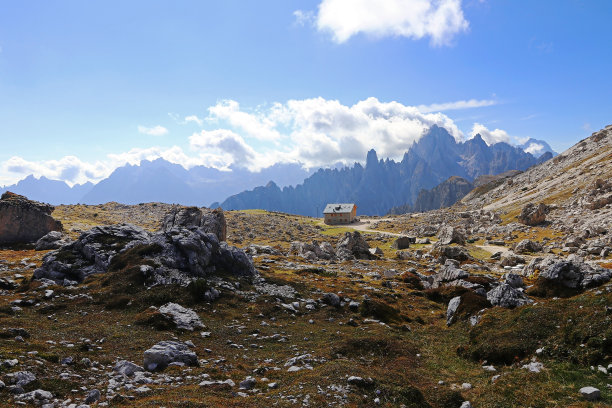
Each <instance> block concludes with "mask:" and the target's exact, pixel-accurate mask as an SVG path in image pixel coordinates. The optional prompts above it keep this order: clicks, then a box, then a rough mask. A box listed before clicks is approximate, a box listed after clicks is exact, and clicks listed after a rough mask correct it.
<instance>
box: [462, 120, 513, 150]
mask: <svg viewBox="0 0 612 408" xmlns="http://www.w3.org/2000/svg"><path fill="white" fill-rule="evenodd" d="M478 134H479V135H480V136H481V137H482V139H483V140H484V141H485V143H486V144H488V145H489V146H491V145H492V144H495V143H500V142H505V143H510V136H508V133H507V132H506V131H505V130H501V129H495V130H489V129H487V127H486V126H485V125H483V124H481V123H474V126H473V127H472V132H471V137H474V136H476V135H478Z"/></svg>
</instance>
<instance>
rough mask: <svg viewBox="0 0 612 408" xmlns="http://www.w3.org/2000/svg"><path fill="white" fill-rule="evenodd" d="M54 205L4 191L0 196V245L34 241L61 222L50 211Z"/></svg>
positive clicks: (56, 227) (53, 229)
mask: <svg viewBox="0 0 612 408" xmlns="http://www.w3.org/2000/svg"><path fill="white" fill-rule="evenodd" d="M53 209H54V207H53V206H52V205H49V204H43V203H39V202H36V201H31V200H28V199H27V198H26V197H24V196H20V195H17V194H13V193H11V192H8V191H7V192H6V193H4V194H2V197H1V198H0V245H2V244H19V243H31V242H36V241H37V240H38V239H40V238H41V237H43V236H44V235H46V234H48V233H49V232H51V231H62V223H61V222H59V221H56V220H55V219H54V218H53V217H52V216H51V213H52V212H53Z"/></svg>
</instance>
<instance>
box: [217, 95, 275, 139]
mask: <svg viewBox="0 0 612 408" xmlns="http://www.w3.org/2000/svg"><path fill="white" fill-rule="evenodd" d="M208 113H209V115H210V116H209V119H210V120H225V121H227V122H228V123H229V124H230V125H231V126H233V127H236V128H239V129H241V130H242V131H244V132H245V133H246V134H247V135H248V136H250V137H254V138H256V139H259V140H267V141H275V140H279V139H280V138H281V135H280V133H279V132H278V131H277V130H276V129H274V127H275V123H274V121H272V120H271V119H270V118H268V117H267V116H264V115H258V114H256V113H255V114H252V113H249V112H244V111H242V110H241V109H240V104H239V103H238V102H236V101H233V100H225V101H221V102H219V103H217V104H216V105H215V106H211V107H210V108H208Z"/></svg>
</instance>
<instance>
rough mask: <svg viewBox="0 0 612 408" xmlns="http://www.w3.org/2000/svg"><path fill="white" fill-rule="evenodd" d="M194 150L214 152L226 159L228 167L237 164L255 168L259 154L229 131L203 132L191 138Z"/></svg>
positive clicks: (238, 136) (190, 142)
mask: <svg viewBox="0 0 612 408" xmlns="http://www.w3.org/2000/svg"><path fill="white" fill-rule="evenodd" d="M189 144H190V145H191V147H192V148H193V149H194V150H202V151H207V152H209V153H210V152H211V150H212V152H213V153H215V154H216V155H217V157H219V158H222V159H225V162H226V163H225V164H226V166H229V165H231V164H237V165H238V166H240V167H253V165H254V164H255V162H256V161H257V158H258V157H259V154H258V153H257V152H256V151H255V150H254V149H253V148H252V147H251V146H249V145H248V144H247V143H246V142H245V141H244V139H243V138H242V137H241V136H240V135H238V134H236V133H234V132H232V131H231V130H227V129H217V130H212V131H207V130H203V131H201V132H200V133H194V134H193V135H191V136H190V137H189Z"/></svg>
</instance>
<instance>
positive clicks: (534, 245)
mask: <svg viewBox="0 0 612 408" xmlns="http://www.w3.org/2000/svg"><path fill="white" fill-rule="evenodd" d="M541 250H542V245H541V244H539V243H538V242H535V241H532V240H530V239H524V240H522V241H521V242H519V243H518V244H516V246H515V247H514V252H516V253H517V254H526V253H530V252H540V251H541Z"/></svg>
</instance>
